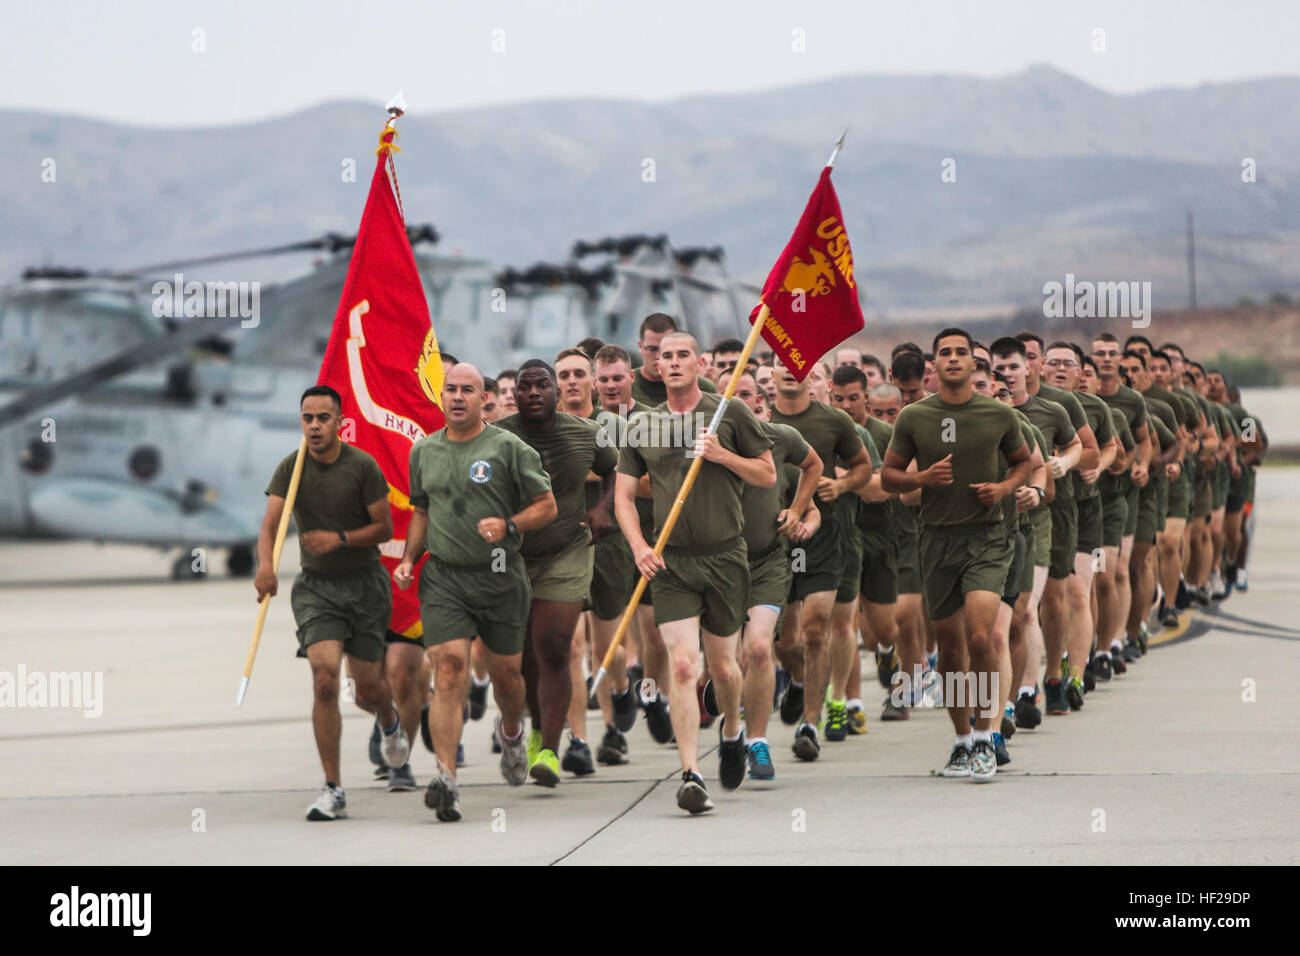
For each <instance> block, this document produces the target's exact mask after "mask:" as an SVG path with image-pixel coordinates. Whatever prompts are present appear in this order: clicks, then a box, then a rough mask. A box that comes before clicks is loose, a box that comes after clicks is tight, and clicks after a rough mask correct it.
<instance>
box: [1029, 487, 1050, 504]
mask: <svg viewBox="0 0 1300 956" xmlns="http://www.w3.org/2000/svg"><path fill="white" fill-rule="evenodd" d="M1029 487H1030V488H1033V489H1034V491H1036V492H1038V500H1039V501H1040V502H1041V501H1042V500H1043V499H1044V498H1046V497H1047V492H1046V491H1044V490H1043V489H1042V488H1039V487H1038V486H1037V485H1030V486H1029Z"/></svg>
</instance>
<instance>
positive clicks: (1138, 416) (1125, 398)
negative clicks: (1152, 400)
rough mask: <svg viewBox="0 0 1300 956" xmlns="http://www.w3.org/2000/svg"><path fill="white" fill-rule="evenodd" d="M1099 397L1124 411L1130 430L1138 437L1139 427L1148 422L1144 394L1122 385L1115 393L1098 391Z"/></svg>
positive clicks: (1112, 406)
mask: <svg viewBox="0 0 1300 956" xmlns="http://www.w3.org/2000/svg"><path fill="white" fill-rule="evenodd" d="M1097 397H1098V398H1100V399H1101V400H1102V401H1103V402H1105V403H1106V404H1107V405H1109V406H1110V407H1111V408H1118V409H1119V410H1120V411H1121V412H1123V413H1124V418H1125V419H1126V420H1127V421H1128V427H1129V431H1131V432H1132V433H1133V437H1134V438H1135V439H1136V438H1137V433H1138V429H1139V428H1140V427H1142V426H1143V425H1145V424H1146V423H1147V405H1146V401H1145V400H1143V398H1142V396H1141V395H1139V394H1138V393H1137V392H1135V391H1134V390H1133V389H1131V388H1129V387H1128V386H1127V385H1121V386H1120V387H1119V389H1118V390H1117V391H1116V392H1115V394H1114V395H1102V394H1101V393H1100V392H1098V393H1097Z"/></svg>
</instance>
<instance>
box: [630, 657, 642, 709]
mask: <svg viewBox="0 0 1300 956" xmlns="http://www.w3.org/2000/svg"><path fill="white" fill-rule="evenodd" d="M643 680H645V668H644V667H642V666H641V665H640V664H633V665H632V666H631V667H629V668H628V669H627V686H628V687H640V686H641V681H643ZM632 701H633V702H634V703H635V704H636V705H637V706H638V707H639V706H641V699H640V697H637V696H635V695H634V696H633V697H632Z"/></svg>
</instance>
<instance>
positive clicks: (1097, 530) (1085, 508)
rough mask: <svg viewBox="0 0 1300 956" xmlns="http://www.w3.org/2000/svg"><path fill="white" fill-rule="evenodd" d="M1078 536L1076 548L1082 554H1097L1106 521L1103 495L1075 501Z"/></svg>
mask: <svg viewBox="0 0 1300 956" xmlns="http://www.w3.org/2000/svg"><path fill="white" fill-rule="evenodd" d="M1075 508H1076V509H1077V510H1076V515H1077V517H1076V521H1077V524H1078V529H1079V531H1078V537H1077V538H1076V539H1075V544H1074V550H1075V551H1076V552H1078V553H1080V554H1095V553H1096V551H1097V549H1098V548H1100V547H1101V537H1102V526H1103V524H1104V523H1105V520H1106V519H1105V516H1104V512H1103V509H1104V508H1105V505H1104V504H1103V503H1102V500H1101V495H1093V496H1092V497H1091V498H1083V499H1081V500H1079V501H1077V502H1075Z"/></svg>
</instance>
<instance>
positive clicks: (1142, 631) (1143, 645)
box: [1137, 621, 1151, 656]
mask: <svg viewBox="0 0 1300 956" xmlns="http://www.w3.org/2000/svg"><path fill="white" fill-rule="evenodd" d="M1150 637H1151V633H1150V632H1149V631H1148V630H1147V622H1146V621H1142V622H1140V623H1139V624H1138V636H1137V643H1138V651H1139V652H1140V653H1141V654H1142V655H1143V656H1145V655H1146V652H1147V642H1148V640H1149V639H1150Z"/></svg>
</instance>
